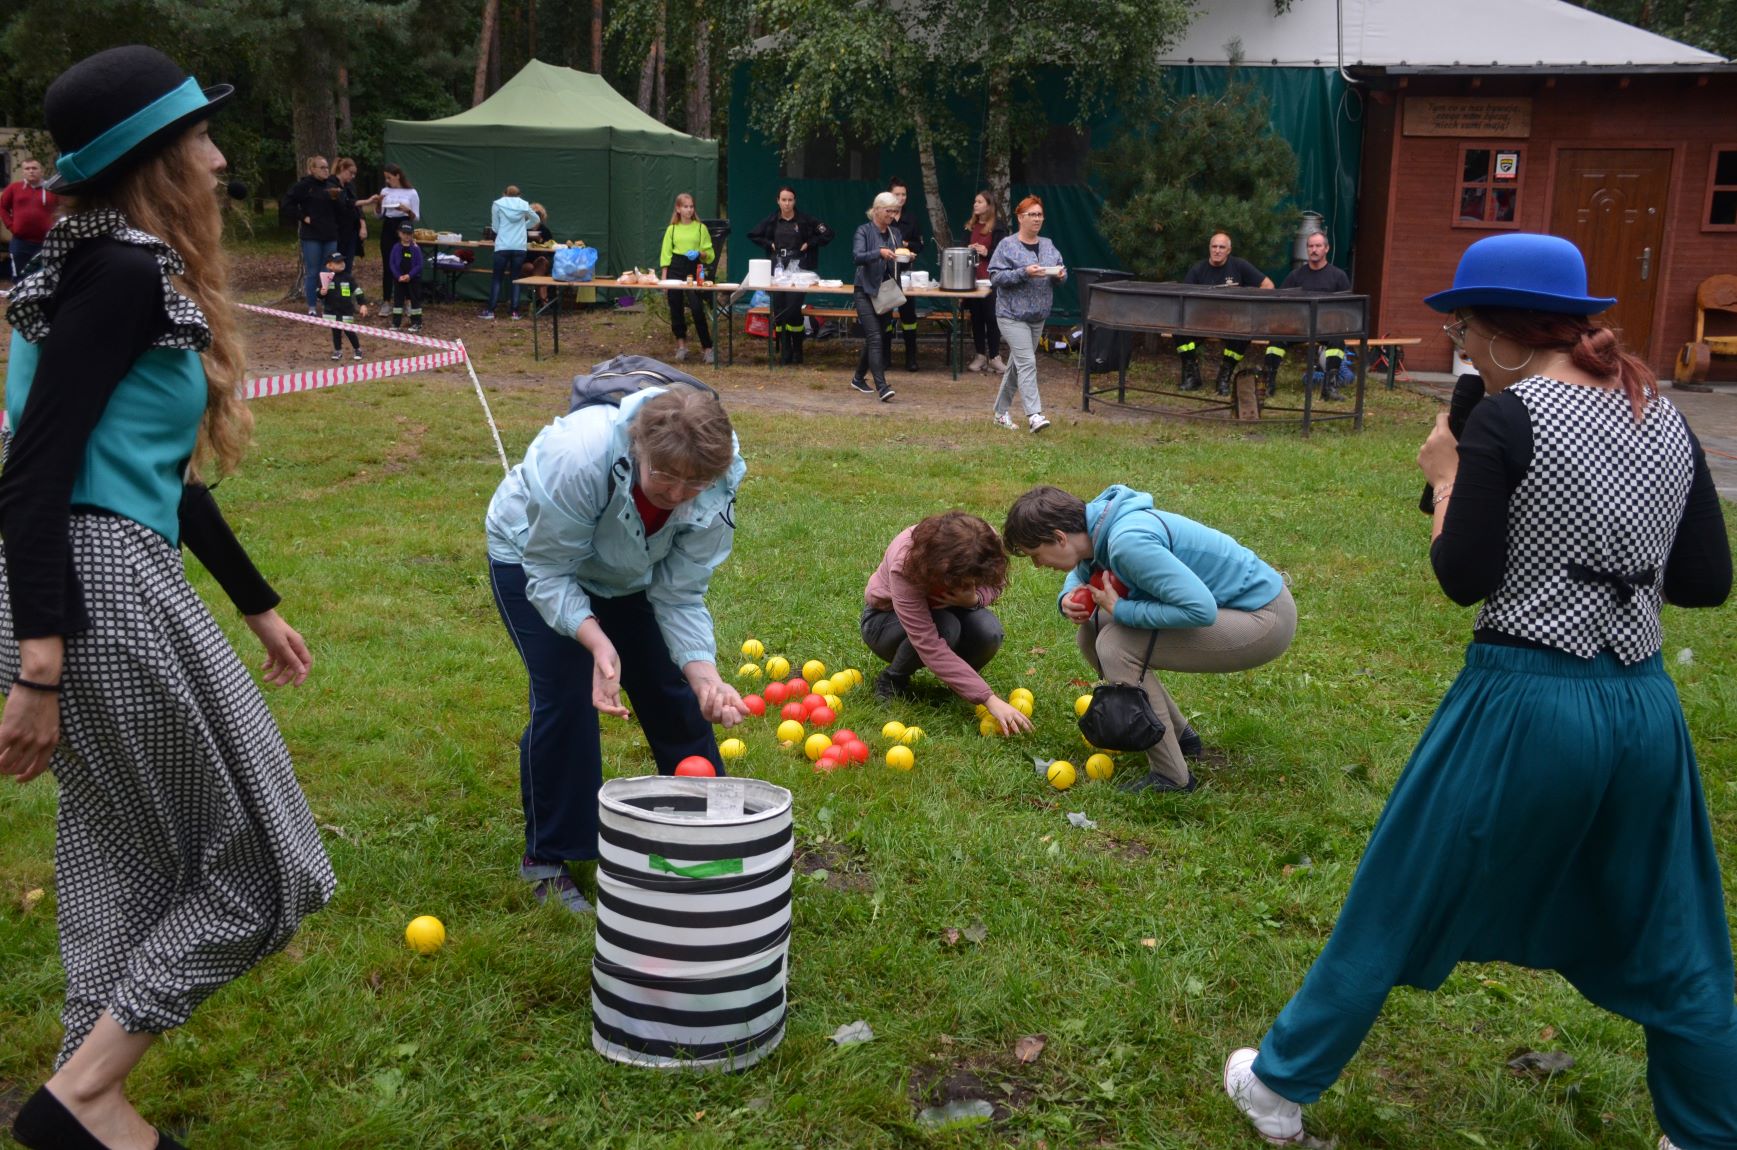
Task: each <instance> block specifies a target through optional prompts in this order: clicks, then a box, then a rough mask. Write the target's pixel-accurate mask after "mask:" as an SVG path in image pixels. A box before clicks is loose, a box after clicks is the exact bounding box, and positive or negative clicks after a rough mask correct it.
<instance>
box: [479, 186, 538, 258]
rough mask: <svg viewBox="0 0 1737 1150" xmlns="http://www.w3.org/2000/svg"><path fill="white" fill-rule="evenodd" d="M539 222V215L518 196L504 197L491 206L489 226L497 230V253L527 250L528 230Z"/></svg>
mask: <svg viewBox="0 0 1737 1150" xmlns="http://www.w3.org/2000/svg"><path fill="white" fill-rule="evenodd" d="M536 222H537V213H536V212H534V211H532V210H531V205H530V204H528V203H526V202H525V201H524V200H522V199H520V198H519V197H518V196H502V197H501V198H500V199H498V200H496V201H495V202H494V203H492V204H490V205H489V224H490V225H491V226H492V227H493V228H494V229H495V251H497V252H522V251H524V250H525V244H526V243H527V242H528V241H527V239H526V230H527V229H528V228H529V227H530V226H531V225H532V224H534V223H536Z"/></svg>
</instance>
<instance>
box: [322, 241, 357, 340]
mask: <svg viewBox="0 0 1737 1150" xmlns="http://www.w3.org/2000/svg"><path fill="white" fill-rule="evenodd" d="M319 291H320V301H321V302H322V303H323V304H324V305H325V309H326V318H327V319H335V320H340V321H342V322H343V323H345V324H353V323H355V322H356V316H357V314H358V313H360V315H361V316H362V318H363V319H366V318H367V317H368V305H367V304H365V303H363V302H362V289H361V287H360V286H359V285H358V284H357V283H356V281H355V280H354V279H353V278H351V276H350V273H349V272H347V271H345V270H344V253H343V252H341V251H338V250H337V249H336V248H334V249H332V250H331V251H329V252H327V253H326V270H325V271H323V272H321V273H320V289H319ZM345 336H349V337H350V358H351V359H361V358H362V342H361V341H360V340H358V339H357V338H356V333H355V332H353V331H345V330H343V329H342V328H336V327H335V328H333V329H332V358H333V359H342V358H344V337H345Z"/></svg>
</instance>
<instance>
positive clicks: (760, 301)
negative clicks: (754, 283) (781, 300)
mask: <svg viewBox="0 0 1737 1150" xmlns="http://www.w3.org/2000/svg"><path fill="white" fill-rule="evenodd" d="M748 306H749V307H771V306H772V296H771V294H770V293H768V292H763V291H757V292H755V293H754V294H753V295H751V296H749V297H748Z"/></svg>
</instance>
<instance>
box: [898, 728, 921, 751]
mask: <svg viewBox="0 0 1737 1150" xmlns="http://www.w3.org/2000/svg"><path fill="white" fill-rule="evenodd" d="M926 737H927V736H926V735H925V734H924V732H923V728H921V727H906V728H905V733H904V734H902V735H900V736H899V742H901V743H903V744H905V745H906V746H907V747H914V746H916V745H917V744H918V743H920V742H922V741H923V739H924V738H926Z"/></svg>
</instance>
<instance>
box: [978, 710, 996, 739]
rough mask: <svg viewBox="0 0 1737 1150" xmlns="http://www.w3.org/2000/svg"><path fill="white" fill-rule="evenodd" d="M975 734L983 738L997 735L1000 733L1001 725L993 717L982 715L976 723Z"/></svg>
mask: <svg viewBox="0 0 1737 1150" xmlns="http://www.w3.org/2000/svg"><path fill="white" fill-rule="evenodd" d="M977 733H978V734H979V735H983V736H985V737H988V736H993V735H999V734H1000V733H1001V723H1000V722H999V721H997V719H996V718H995V716H994V715H984V716H983V717H982V718H981V719H979V720H978V721H977Z"/></svg>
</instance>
